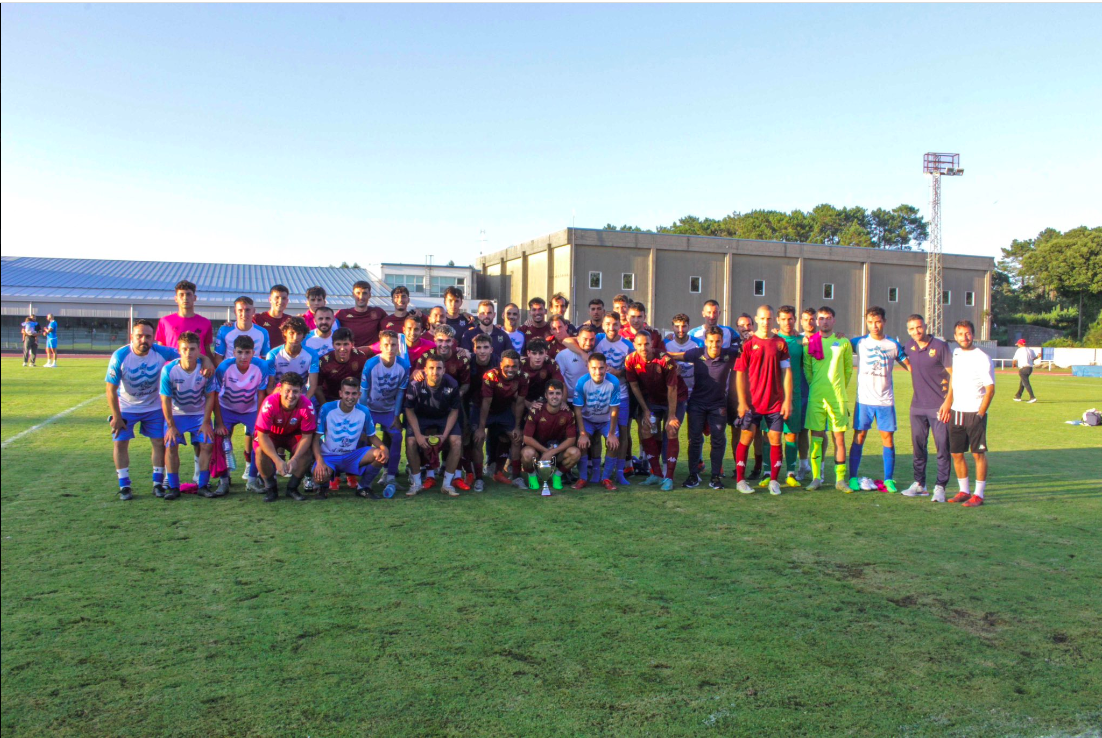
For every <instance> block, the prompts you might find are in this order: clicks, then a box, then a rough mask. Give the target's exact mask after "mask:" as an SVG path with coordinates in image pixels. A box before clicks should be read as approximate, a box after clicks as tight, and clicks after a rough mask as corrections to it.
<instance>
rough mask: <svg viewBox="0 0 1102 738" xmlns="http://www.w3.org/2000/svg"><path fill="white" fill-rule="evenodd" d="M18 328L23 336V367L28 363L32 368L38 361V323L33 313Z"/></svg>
mask: <svg viewBox="0 0 1102 738" xmlns="http://www.w3.org/2000/svg"><path fill="white" fill-rule="evenodd" d="M19 328H20V332H21V334H22V336H23V366H27V362H28V361H29V362H30V365H31V366H32V367H33V366H34V363H35V361H37V360H38V321H37V320H36V319H35V315H34V313H31V314H30V315H28V316H27V319H26V320H24V321H23V322H22V323H21V324H20V325H19Z"/></svg>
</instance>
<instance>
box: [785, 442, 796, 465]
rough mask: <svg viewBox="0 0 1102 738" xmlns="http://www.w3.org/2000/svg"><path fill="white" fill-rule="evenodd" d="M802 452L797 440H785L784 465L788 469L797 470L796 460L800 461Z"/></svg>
mask: <svg viewBox="0 0 1102 738" xmlns="http://www.w3.org/2000/svg"><path fill="white" fill-rule="evenodd" d="M799 458H800V454H799V449H797V448H796V442H795V441H785V442H784V465H785V467H787V469H788V471H790V472H795V471H796V462H797V461H799Z"/></svg>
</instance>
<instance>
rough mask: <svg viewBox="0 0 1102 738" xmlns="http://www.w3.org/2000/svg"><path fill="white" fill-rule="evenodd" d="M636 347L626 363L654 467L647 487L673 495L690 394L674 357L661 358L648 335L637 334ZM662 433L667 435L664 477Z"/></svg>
mask: <svg viewBox="0 0 1102 738" xmlns="http://www.w3.org/2000/svg"><path fill="white" fill-rule="evenodd" d="M634 347H635V352H634V353H633V354H631V355H630V356H629V357H627V359H625V360H624V375H625V377H626V379H627V382H628V387H629V388H630V389H631V392H632V394H633V395H634V396H635V399H636V403H637V404H638V406H639V410H640V413H639V438H640V445H642V447H643V450H644V451H645V452H646V453H647V456H648V461H649V463H650V476H649V477H647V478H646V480H644V481H643V484H645V485H651V484H658V485H660V486H659V489H661V490H662V491H663V492H669V491H671V490H672V489H673V473H674V470H675V469H676V468H677V457H678V454H679V452H680V450H681V447H680V443H679V441H678V438H677V432H678V431H679V430H680V429H681V424H682V423H683V422H684V420H685V403H686V402H687V401H688V399H689V390H688V388H686V387H685V382H684V380H682V379H681V367H680V366H679V365H678V363H677V362H676V361H674V360H673V359H671V358H670V357H668V356H659V355H658V352H657V351H656V350H655V348H654V341H653V340H652V339H651V337H650V335H649V334H648V332H647V331H645V330H641V331H639V332H638V333H636V334H635V341H634ZM659 431H665V434H666V452H665V458H666V468H665V473H664V474H663V471H662V468H661V466H660V462H661V459H662V456H663V453H662V447H661V442H660V440H659V436H658V433H659Z"/></svg>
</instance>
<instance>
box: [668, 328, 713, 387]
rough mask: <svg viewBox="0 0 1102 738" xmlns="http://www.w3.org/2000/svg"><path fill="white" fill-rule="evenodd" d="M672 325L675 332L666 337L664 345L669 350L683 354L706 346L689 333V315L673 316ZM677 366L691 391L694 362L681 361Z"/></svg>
mask: <svg viewBox="0 0 1102 738" xmlns="http://www.w3.org/2000/svg"><path fill="white" fill-rule="evenodd" d="M671 325H673V333H672V334H671V335H670V336H669V338H667V339H666V342H665V346H664V348H665V350H666V351H667V352H669V353H671V354H683V353H685V352H686V351H688V350H689V349H691V348H703V347H704V344H703V343H702V342H699V341H697V339H695V338H693V337H692V336H690V335H689V316H688V315H686V314H685V313H678V314H677V315H675V316H673V320H672V321H671ZM677 366H678V369H679V371H680V374H681V381H682V382H684V384H685V389H687V390H688V391H689V392H690V393H691V392H692V391H693V363H692V362H691V361H679V362H677Z"/></svg>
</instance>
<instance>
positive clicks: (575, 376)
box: [555, 324, 619, 466]
mask: <svg viewBox="0 0 1102 738" xmlns="http://www.w3.org/2000/svg"><path fill="white" fill-rule="evenodd" d="M574 341H575V344H574V345H576V346H577V347H578V350H577V351H574V350H573V349H568V350H563V351H559V353H558V354H556V356H555V363H556V364H557V365H558V367H559V373H560V374H562V380H563V384H565V385H566V395H567V400H568V401H570V402H574V388H575V387H577V386H578V380H580V379H581V378H582V377H586V376H589V355H590V353H591V352H592V351H593V347H594V346H595V345H596V344H597V329H596V328H594V327H593V326H591V325H588V324H586V325H583V326H582V327H581V328H580V329H579V330H578V335H577V336H575V337H574ZM563 346H564V348H565V346H566V344H563ZM618 406H619V403H617V407H618ZM582 464H583V466H584V464H585V462H584V461H583V462H582Z"/></svg>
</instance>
